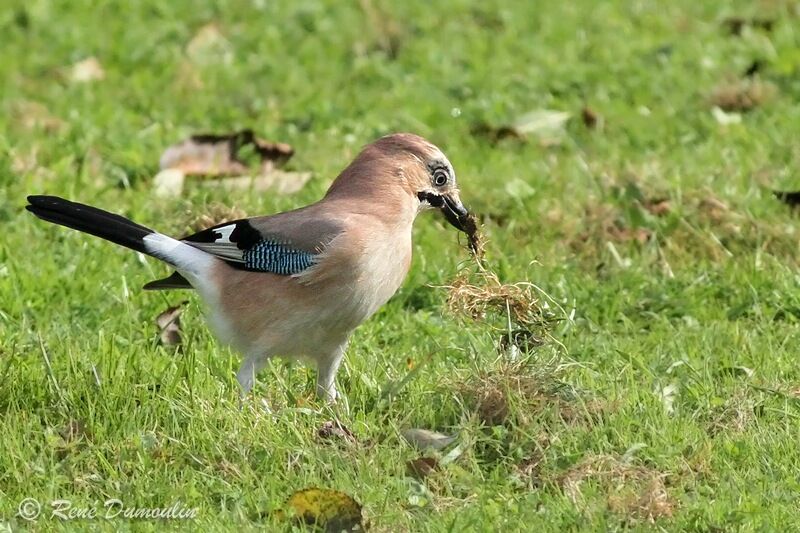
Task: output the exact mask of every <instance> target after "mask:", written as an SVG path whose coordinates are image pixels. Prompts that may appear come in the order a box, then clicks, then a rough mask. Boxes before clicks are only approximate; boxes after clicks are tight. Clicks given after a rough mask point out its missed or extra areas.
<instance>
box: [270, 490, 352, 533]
mask: <svg viewBox="0 0 800 533" xmlns="http://www.w3.org/2000/svg"><path fill="white" fill-rule="evenodd" d="M286 508H287V509H289V510H291V511H292V512H293V513H294V516H295V517H296V518H297V519H298V520H300V521H302V522H303V523H305V524H307V525H311V526H316V527H319V528H323V529H324V530H325V531H329V532H336V533H338V532H341V531H364V529H365V526H364V523H363V517H362V515H361V505H360V504H359V503H358V502H357V501H355V500H354V499H353V498H352V497H350V496H348V495H347V494H345V493H344V492H341V491H338V490H332V489H318V488H308V489H303V490H299V491H297V492H295V493H294V494H292V495H291V496H290V497H289V499H288V500H287V501H286Z"/></svg>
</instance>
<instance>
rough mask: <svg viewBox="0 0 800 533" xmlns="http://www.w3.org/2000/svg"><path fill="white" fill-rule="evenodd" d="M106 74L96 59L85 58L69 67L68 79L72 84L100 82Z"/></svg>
mask: <svg viewBox="0 0 800 533" xmlns="http://www.w3.org/2000/svg"><path fill="white" fill-rule="evenodd" d="M105 76H106V73H105V71H104V70H103V66H102V65H101V64H100V61H99V60H98V59H97V58H96V57H87V58H86V59H84V60H82V61H78V62H77V63H75V64H74V65H72V67H70V72H69V79H70V81H72V82H74V83H86V82H90V81H96V80H102V79H103V78H105Z"/></svg>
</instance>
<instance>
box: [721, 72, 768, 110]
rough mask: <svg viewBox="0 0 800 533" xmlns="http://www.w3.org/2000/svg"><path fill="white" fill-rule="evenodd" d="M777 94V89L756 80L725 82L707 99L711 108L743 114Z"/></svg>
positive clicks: (746, 79)
mask: <svg viewBox="0 0 800 533" xmlns="http://www.w3.org/2000/svg"><path fill="white" fill-rule="evenodd" d="M777 92H778V89H777V87H776V86H775V85H774V84H772V83H769V82H766V81H761V80H760V79H758V78H745V79H741V80H734V81H726V82H723V83H720V84H719V85H717V86H716V87H715V88H714V90H713V91H711V94H710V95H709V97H708V102H709V104H710V105H711V106H713V107H718V108H720V109H722V110H723V111H728V112H745V111H750V110H751V109H753V108H755V107H758V106H760V105H762V104H764V103H766V102H767V101H769V100H770V99H772V98H773V97H774V96H775V95H776V94H777Z"/></svg>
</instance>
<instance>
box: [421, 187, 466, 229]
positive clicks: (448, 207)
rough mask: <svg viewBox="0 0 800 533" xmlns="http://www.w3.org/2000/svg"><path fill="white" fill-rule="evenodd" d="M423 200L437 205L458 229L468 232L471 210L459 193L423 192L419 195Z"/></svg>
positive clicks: (434, 205)
mask: <svg viewBox="0 0 800 533" xmlns="http://www.w3.org/2000/svg"><path fill="white" fill-rule="evenodd" d="M417 196H418V197H419V200H420V201H421V202H428V204H430V205H431V206H432V207H436V208H438V209H440V210H441V211H442V213H444V218H445V219H447V221H448V222H449V223H450V224H451V225H452V226H453V227H454V228H456V229H457V230H459V231H463V232H464V233H467V232H468V225H467V221H468V220H469V211H467V208H466V207H464V204H462V203H461V200H460V199H459V198H458V194H457V193H451V194H436V193H432V192H427V191H426V192H421V193H419V194H418V195H417Z"/></svg>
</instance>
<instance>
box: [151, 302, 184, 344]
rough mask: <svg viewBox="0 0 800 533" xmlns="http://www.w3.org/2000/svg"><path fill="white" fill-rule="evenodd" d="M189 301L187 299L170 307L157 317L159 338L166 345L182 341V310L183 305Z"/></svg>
mask: <svg viewBox="0 0 800 533" xmlns="http://www.w3.org/2000/svg"><path fill="white" fill-rule="evenodd" d="M187 303H189V301H188V300H185V301H183V302H181V303H179V304H178V305H176V306H175V307H170V308H168V309H167V310H166V311H164V312H162V313H161V314H160V315H158V316H157V317H156V325H157V326H158V329H159V330H160V331H159V337H158V338H159V340H160V341H161V344H163V345H164V346H176V345H178V344H180V343H181V318H180V317H181V312H183V309H182V307H183V306H184V305H186V304H187Z"/></svg>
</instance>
